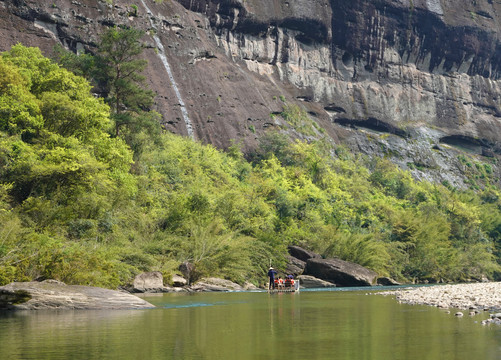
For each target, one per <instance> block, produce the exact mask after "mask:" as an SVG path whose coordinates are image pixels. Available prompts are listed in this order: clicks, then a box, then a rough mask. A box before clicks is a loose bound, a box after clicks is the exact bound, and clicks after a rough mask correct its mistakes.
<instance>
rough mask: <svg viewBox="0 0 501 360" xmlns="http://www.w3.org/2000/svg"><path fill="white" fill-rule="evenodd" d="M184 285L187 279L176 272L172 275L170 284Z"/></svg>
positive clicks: (186, 283)
mask: <svg viewBox="0 0 501 360" xmlns="http://www.w3.org/2000/svg"><path fill="white" fill-rule="evenodd" d="M185 285H188V281H187V280H186V279H185V278H184V277H182V276H180V275H177V274H174V275H172V286H174V287H182V286H185Z"/></svg>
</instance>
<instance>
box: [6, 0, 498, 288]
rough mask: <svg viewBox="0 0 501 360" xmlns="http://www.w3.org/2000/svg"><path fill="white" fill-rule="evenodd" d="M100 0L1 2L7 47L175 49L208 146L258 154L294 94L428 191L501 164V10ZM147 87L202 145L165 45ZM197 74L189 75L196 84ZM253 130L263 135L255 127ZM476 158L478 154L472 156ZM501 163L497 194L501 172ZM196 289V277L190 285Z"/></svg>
mask: <svg viewBox="0 0 501 360" xmlns="http://www.w3.org/2000/svg"><path fill="white" fill-rule="evenodd" d="M147 4H148V7H149V10H147V9H146V8H145V7H144V6H143V5H142V3H138V4H137V5H138V9H137V11H134V16H129V15H130V13H131V11H132V10H133V9H132V8H131V5H130V2H127V1H125V0H115V1H114V2H113V6H112V5H109V4H107V2H106V1H95V0H80V1H77V2H76V1H71V0H54V1H50V2H48V1H41V0H27V1H17V0H4V1H2V2H0V50H2V51H3V50H8V49H9V48H10V46H12V45H14V44H16V43H17V42H21V43H23V44H25V45H28V46H40V47H41V48H42V50H43V51H44V53H45V54H46V55H49V54H51V53H52V48H53V46H54V45H55V44H62V45H63V46H65V47H66V48H68V49H71V50H72V51H75V52H82V51H91V52H92V51H95V46H96V43H97V41H98V39H99V33H101V32H103V31H104V30H105V29H107V28H109V27H112V26H115V25H123V26H131V27H135V28H139V29H142V30H145V31H146V32H148V30H151V29H152V27H153V28H154V29H155V31H154V33H155V34H156V36H157V37H158V39H159V41H160V42H161V43H162V44H163V47H164V48H165V49H166V53H165V54H166V57H168V60H169V63H171V67H172V73H173V77H174V78H175V80H176V83H177V85H178V87H179V93H180V95H181V97H182V98H183V100H184V102H185V105H186V109H187V111H188V113H189V117H190V119H191V122H192V124H193V129H192V131H193V133H194V137H195V138H196V139H197V140H201V141H203V142H206V143H211V144H214V145H216V146H218V147H222V148H225V147H227V146H228V145H229V144H230V141H231V139H239V140H242V143H243V145H244V151H251V150H252V149H253V148H255V147H256V145H257V139H258V138H259V136H260V135H261V134H263V133H264V132H265V131H267V129H269V128H270V127H271V128H273V127H277V128H287V131H288V134H290V135H291V136H292V137H298V138H303V139H304V138H305V137H304V135H302V134H301V133H300V132H298V131H295V130H293V129H291V128H290V127H289V126H288V125H287V124H286V123H285V122H284V121H283V120H281V119H280V118H279V117H275V119H274V120H271V119H270V114H271V113H280V112H281V111H282V106H283V103H282V102H281V101H277V100H276V98H277V97H279V96H280V95H283V96H284V97H285V98H286V100H287V103H296V104H300V106H302V107H303V108H304V109H305V110H306V111H308V112H309V113H310V115H311V117H312V119H313V120H314V121H315V122H316V123H317V124H318V125H319V126H320V127H322V128H324V129H325V130H326V132H325V133H326V134H327V135H328V136H329V137H330V138H331V139H332V141H334V142H335V143H338V144H339V143H341V142H342V143H344V144H346V145H348V146H349V147H350V148H351V149H352V150H354V151H357V152H361V153H365V154H368V155H369V156H372V157H385V158H388V159H389V160H391V161H393V162H394V163H396V164H397V165H399V166H400V167H401V168H403V169H407V170H409V171H411V173H412V174H413V176H414V177H415V178H417V179H420V180H431V181H436V182H448V183H449V184H451V185H453V186H457V187H460V188H464V187H467V186H469V185H468V183H467V181H465V180H467V178H466V176H467V175H466V174H467V170H468V169H465V168H464V164H462V163H461V162H460V161H459V160H458V155H460V154H462V153H464V152H465V151H466V152H467V153H468V154H470V155H472V156H475V157H477V158H478V159H479V161H481V162H482V161H485V162H487V161H489V160H491V159H490V158H491V157H495V158H501V145H499V139H500V138H501V125H500V124H501V122H500V119H501V95H500V94H501V41H500V40H499V39H501V29H500V28H499V26H498V24H499V23H500V22H501V18H500V15H499V14H501V3H499V2H497V1H483V2H479V1H476V2H472V1H469V0H457V1H439V0H413V1H409V0H399V1H394V0H381V1H371V0H332V1H327V0H297V1H293V2H291V1H288V2H284V1H282V0H246V1H221V0H177V1H168V2H167V1H164V2H163V3H162V4H157V3H155V2H147ZM144 41H145V42H146V43H147V49H146V51H145V54H144V56H145V58H147V59H148V62H149V65H148V68H147V70H146V74H145V75H146V76H147V78H148V81H149V83H150V86H151V87H152V89H153V90H154V91H155V92H156V93H157V94H158V96H157V98H156V108H157V110H158V111H159V112H160V113H161V114H162V115H163V117H164V119H163V121H162V123H163V125H164V126H165V127H166V128H167V129H168V130H171V131H173V132H176V133H179V134H188V130H187V128H186V125H185V124H184V122H183V121H182V118H183V114H182V111H181V107H180V105H179V101H178V99H177V96H176V92H175V91H174V89H173V87H172V84H171V83H170V82H169V76H168V75H167V74H166V73H165V71H164V70H162V69H163V66H162V63H161V61H160V59H159V56H158V53H159V52H158V48H159V46H158V43H156V42H155V41H154V39H153V38H152V37H151V36H149V35H147V36H145V39H144ZM188 74H189V75H188ZM250 129H252V131H251V130H250ZM465 149H466V150H465ZM494 163H495V161H493V164H492V173H493V176H492V179H491V180H490V182H491V183H494V182H496V181H497V179H498V178H499V175H500V171H499V169H498V165H495V164H494ZM185 278H186V279H188V280H189V276H186V275H185Z"/></svg>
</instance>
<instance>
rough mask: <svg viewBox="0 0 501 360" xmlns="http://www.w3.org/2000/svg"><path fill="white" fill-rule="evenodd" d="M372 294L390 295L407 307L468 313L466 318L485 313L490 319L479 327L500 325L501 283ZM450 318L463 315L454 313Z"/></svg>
mask: <svg viewBox="0 0 501 360" xmlns="http://www.w3.org/2000/svg"><path fill="white" fill-rule="evenodd" d="M376 294H378V295H393V296H395V298H396V299H397V301H398V302H400V303H405V304H410V305H430V306H436V307H439V308H442V309H448V308H457V309H460V310H468V311H469V312H468V314H469V315H470V316H475V315H477V314H479V313H481V312H482V311H489V312H490V313H491V314H490V317H489V318H488V319H486V320H482V321H481V323H482V325H488V324H491V323H494V324H498V325H501V282H492V283H476V284H458V285H436V286H426V287H417V288H404V289H398V290H392V291H382V292H378V293H376ZM447 312H449V311H448V310H447ZM454 315H456V316H463V315H464V314H463V312H461V311H458V312H455V313H454Z"/></svg>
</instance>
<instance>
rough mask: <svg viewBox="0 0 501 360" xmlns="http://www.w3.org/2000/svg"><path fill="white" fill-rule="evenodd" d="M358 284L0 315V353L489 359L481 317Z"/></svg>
mask: <svg viewBox="0 0 501 360" xmlns="http://www.w3.org/2000/svg"><path fill="white" fill-rule="evenodd" d="M367 291H371V290H368V289H362V290H360V289H358V290H353V289H350V290H347V289H336V290H335V291H301V292H300V293H278V294H268V293H266V292H235V293H196V294H160V295H148V296H144V299H146V300H147V301H149V302H151V303H152V304H154V305H156V306H157V308H156V309H149V310H128V311H83V310H82V311H20V312H0V359H6V360H7V359H9V360H16V359H37V360H42V359H238V360H244V359H308V360H312V359H371V360H378V359H381V360H383V359H384V360H389V359H399V360H400V359H406V360H412V359H420V360H421V359H427V360H432V359H440V360H447V359H484V360H485V359H499V357H500V355H499V354H501V327H500V326H497V325H490V326H482V325H481V324H480V321H481V320H483V319H485V318H487V317H488V314H487V313H482V314H479V315H476V316H475V317H469V316H468V315H466V316H464V317H462V318H458V317H455V316H454V315H453V314H454V312H455V311H454V310H453V311H451V313H450V314H447V313H446V312H445V311H444V310H440V309H437V308H434V307H427V306H411V305H405V304H399V303H398V302H396V301H395V300H394V299H393V298H392V297H384V296H377V295H371V294H368V293H367Z"/></svg>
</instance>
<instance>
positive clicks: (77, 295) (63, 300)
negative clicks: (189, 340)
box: [0, 280, 155, 310]
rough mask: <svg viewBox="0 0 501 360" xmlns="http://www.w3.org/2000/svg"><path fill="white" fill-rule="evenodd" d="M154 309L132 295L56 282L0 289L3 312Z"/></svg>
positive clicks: (13, 284) (32, 283)
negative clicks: (4, 310) (5, 310)
mask: <svg viewBox="0 0 501 360" xmlns="http://www.w3.org/2000/svg"><path fill="white" fill-rule="evenodd" d="M154 307H155V306H154V305H152V304H150V303H149V302H147V301H145V300H143V299H140V298H138V297H137V296H134V295H131V294H129V293H125V292H121V291H116V290H109V289H102V288H97V287H91V286H82V285H66V284H64V283H62V282H60V281H56V280H46V281H42V282H14V283H11V284H8V285H5V286H1V287H0V309H12V310H41V309H64V310H77V309H78V310H111V309H116V310H120V309H122V310H125V309H150V308H154Z"/></svg>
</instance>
